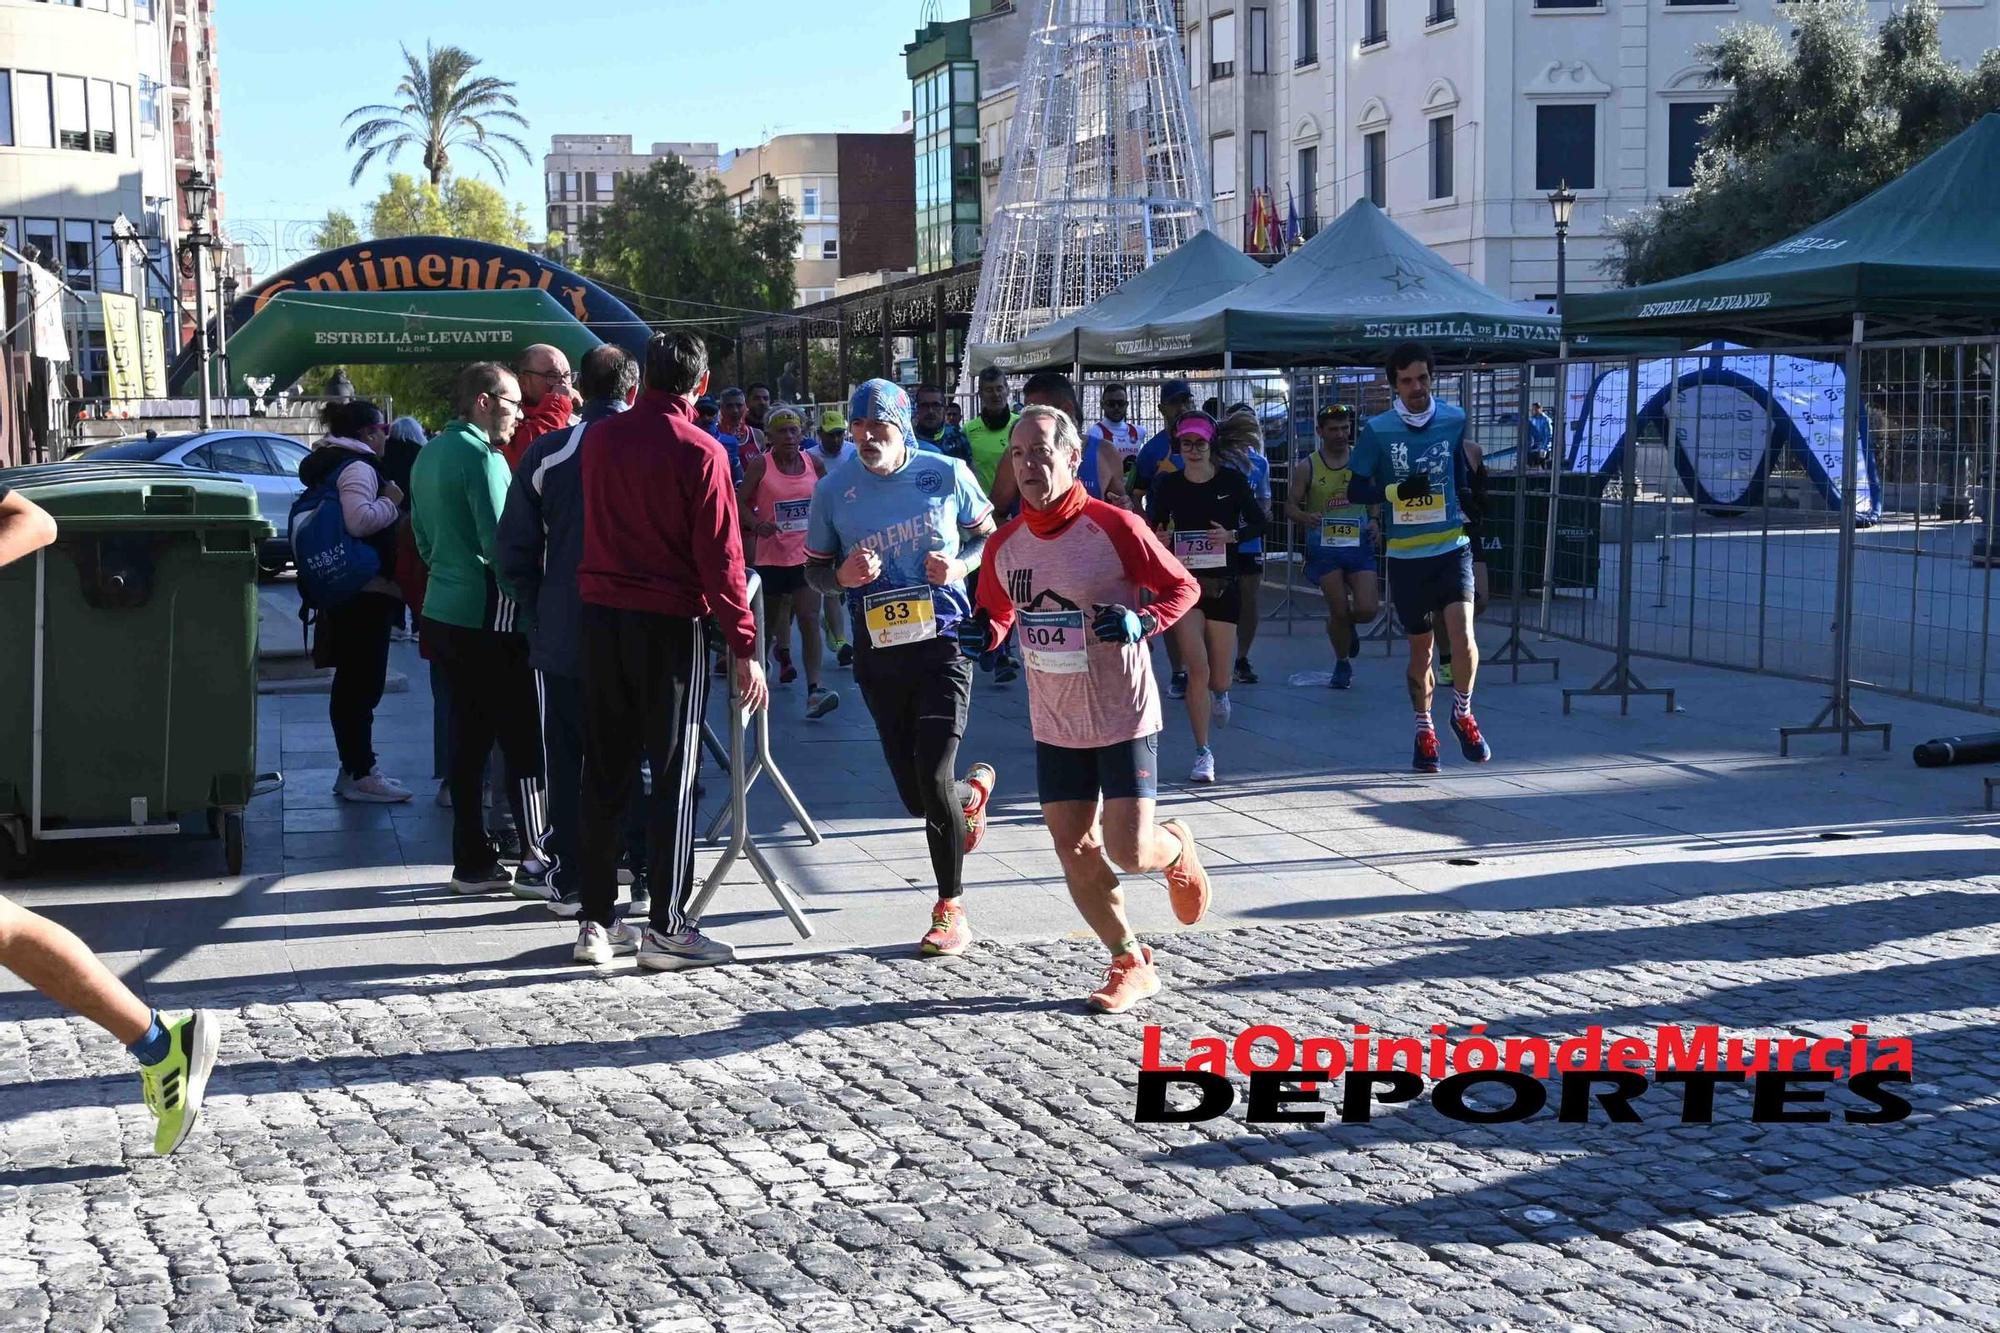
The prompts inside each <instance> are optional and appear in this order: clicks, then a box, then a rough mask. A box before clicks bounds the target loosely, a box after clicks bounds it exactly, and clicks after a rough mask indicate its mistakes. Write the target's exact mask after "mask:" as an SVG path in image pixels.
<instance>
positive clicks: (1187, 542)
mask: <svg viewBox="0 0 2000 1333" xmlns="http://www.w3.org/2000/svg"><path fill="white" fill-rule="evenodd" d="M1227 545H1228V543H1226V542H1224V541H1223V540H1222V538H1220V537H1218V536H1216V535H1215V534H1214V533H1212V532H1209V531H1207V530H1206V529H1203V530H1199V531H1194V532H1176V533H1175V534H1174V557H1175V558H1176V559H1178V560H1179V561H1180V562H1181V563H1182V564H1183V565H1186V566H1187V567H1188V568H1189V569H1222V568H1224V567H1226V566H1227V565H1228V564H1229V552H1228V551H1227V550H1226V549H1225V548H1226V547H1227Z"/></svg>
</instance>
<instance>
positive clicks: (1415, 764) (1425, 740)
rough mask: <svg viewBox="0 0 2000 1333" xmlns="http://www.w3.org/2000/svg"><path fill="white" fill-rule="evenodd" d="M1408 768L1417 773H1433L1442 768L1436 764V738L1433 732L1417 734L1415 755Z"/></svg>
mask: <svg viewBox="0 0 2000 1333" xmlns="http://www.w3.org/2000/svg"><path fill="white" fill-rule="evenodd" d="M1410 766H1411V767H1412V768H1414V769H1416V770H1417V772H1419V773H1435V772H1437V771H1438V770H1439V769H1440V768H1442V767H1443V765H1442V764H1440V763H1438V737H1437V733H1436V732H1435V731H1420V732H1418V733H1417V754H1416V758H1415V759H1414V760H1412V761H1411V764H1410Z"/></svg>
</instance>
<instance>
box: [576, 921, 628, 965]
mask: <svg viewBox="0 0 2000 1333" xmlns="http://www.w3.org/2000/svg"><path fill="white" fill-rule="evenodd" d="M637 952H639V932H638V931H636V930H634V929H632V928H631V927H630V926H628V925H626V924H625V923H624V922H623V921H614V922H613V923H612V924H611V925H610V926H609V927H608V928H607V927H604V926H600V925H598V924H597V923H596V922H595V921H586V922H584V923H583V925H582V926H581V927H579V928H578V930H577V932H576V948H575V949H574V950H573V951H571V953H570V957H572V958H574V959H575V960H576V961H577V962H579V963H590V964H592V965H594V966H597V967H602V966H604V965H605V964H606V963H608V962H610V961H611V960H612V959H614V958H616V957H617V956H618V955H619V954H621V953H637Z"/></svg>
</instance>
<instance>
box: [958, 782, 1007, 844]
mask: <svg viewBox="0 0 2000 1333" xmlns="http://www.w3.org/2000/svg"><path fill="white" fill-rule="evenodd" d="M999 780H1000V775H999V774H997V773H995V772H994V771H993V765H991V764H974V765H973V766H972V769H971V771H970V772H968V773H967V774H966V775H965V785H966V786H967V787H969V788H971V789H972V794H971V795H969V796H967V797H966V798H965V850H966V854H967V855H970V854H971V853H973V852H976V851H978V850H979V844H980V843H982V842H985V841H986V806H987V803H988V802H990V801H991V800H992V799H993V785H994V784H995V783H996V782H998V781H999Z"/></svg>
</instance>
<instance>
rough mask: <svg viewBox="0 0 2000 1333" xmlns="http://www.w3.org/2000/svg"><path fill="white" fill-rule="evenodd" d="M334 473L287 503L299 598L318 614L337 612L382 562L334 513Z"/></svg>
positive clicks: (337, 499) (336, 502) (378, 570)
mask: <svg viewBox="0 0 2000 1333" xmlns="http://www.w3.org/2000/svg"><path fill="white" fill-rule="evenodd" d="M338 476H339V473H338V472H336V473H335V474H334V476H332V477H328V478H327V479H326V480H325V481H324V482H322V483H320V484H319V485H317V486H313V487H311V488H309V489H308V490H307V491H306V493H305V494H304V495H301V496H300V497H299V498H298V499H296V500H294V501H293V502H292V513H291V520H290V522H291V531H292V558H293V560H294V561H295V562H296V564H297V565H298V571H299V597H300V599H301V600H303V601H304V602H305V604H306V605H307V606H311V607H315V608H317V609H319V610H322V611H327V610H331V609H332V608H334V607H336V606H339V605H340V604H341V603H342V602H344V601H346V600H347V599H348V598H350V597H352V596H354V594H356V593H358V592H360V591H361V589H362V588H363V587H365V586H366V585H367V583H368V581H369V580H370V579H372V578H375V577H377V576H379V575H380V574H381V573H382V557H381V555H380V554H379V553H377V551H376V550H375V548H374V547H373V546H370V545H369V544H368V543H367V542H365V541H363V540H362V539H361V538H359V537H356V536H355V535H354V534H352V533H350V532H349V531H348V530H347V521H346V520H345V519H344V518H343V517H342V516H341V512H340V492H339V490H338V489H336V488H335V485H334V482H335V481H336V480H337V479H338Z"/></svg>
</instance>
